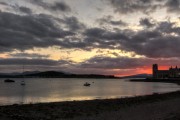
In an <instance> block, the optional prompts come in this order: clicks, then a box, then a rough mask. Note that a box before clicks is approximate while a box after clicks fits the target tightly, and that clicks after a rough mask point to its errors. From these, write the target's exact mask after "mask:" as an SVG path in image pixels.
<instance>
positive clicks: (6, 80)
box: [4, 79, 15, 82]
mask: <svg viewBox="0 0 180 120" xmlns="http://www.w3.org/2000/svg"><path fill="white" fill-rule="evenodd" d="M4 82H15V81H14V80H11V79H5V80H4Z"/></svg>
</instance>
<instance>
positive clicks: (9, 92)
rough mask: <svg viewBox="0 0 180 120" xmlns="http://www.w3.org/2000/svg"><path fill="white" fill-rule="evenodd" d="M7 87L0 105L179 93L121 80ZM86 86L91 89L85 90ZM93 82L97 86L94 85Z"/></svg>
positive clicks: (0, 89) (1, 87)
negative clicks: (169, 92)
mask: <svg viewBox="0 0 180 120" xmlns="http://www.w3.org/2000/svg"><path fill="white" fill-rule="evenodd" d="M15 80H16V82H15V83H12V84H7V83H4V82H3V79H0V105H7V104H16V103H17V104H25V103H37V102H57V101H72V100H91V99H104V98H117V97H125V96H136V95H145V94H152V93H154V92H156V93H157V92H168V91H176V90H179V89H180V88H179V86H178V85H176V84H170V83H140V82H139V83H138V82H128V81H127V80H118V79H62V78H57V79H45V78H36V79H32V78H31V79H30V78H29V79H26V85H25V86H21V85H20V82H21V79H15ZM85 82H89V83H91V87H85V86H83V84H84V83H85ZM93 82H94V83H93Z"/></svg>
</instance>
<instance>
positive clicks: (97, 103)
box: [0, 79, 180, 120]
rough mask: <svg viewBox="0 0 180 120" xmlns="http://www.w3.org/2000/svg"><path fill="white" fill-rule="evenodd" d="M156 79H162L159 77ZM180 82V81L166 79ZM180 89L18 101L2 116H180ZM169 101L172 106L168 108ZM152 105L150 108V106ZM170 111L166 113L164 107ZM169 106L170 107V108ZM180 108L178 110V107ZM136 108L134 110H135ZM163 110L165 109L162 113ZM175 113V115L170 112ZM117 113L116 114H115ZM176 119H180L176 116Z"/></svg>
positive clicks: (27, 119)
mask: <svg viewBox="0 0 180 120" xmlns="http://www.w3.org/2000/svg"><path fill="white" fill-rule="evenodd" d="M130 81H132V82H154V80H147V79H131V80H130ZM155 82H162V80H156V81H155ZM163 82H167V83H175V84H178V85H180V81H169V80H166V81H163ZM179 101H180V91H174V92H167V93H154V94H152V95H143V96H134V97H125V98H112V99H95V100H84V101H65V102H51V103H36V104H22V105H19V104H14V105H6V106H0V119H3V120H39V119H42V120H54V119H74V120H81V119H90V120H98V119H100V120H101V119H104V120H106V119H107V120H109V119H114V120H116V119H121V120H127V119H130V120H131V119H133V120H136V119H135V118H137V120H138V119H141V117H142V116H143V115H145V116H144V117H145V118H143V119H144V120H150V119H154V120H156V119H159V118H162V119H167V120H171V119H174V118H177V119H180V115H179V114H180V103H179ZM167 105H169V107H172V109H167ZM150 106H154V107H153V110H152V112H153V111H157V112H158V114H157V116H156V115H151V114H149V112H151V111H149V110H151V109H152V107H150ZM147 107H149V109H147ZM161 109H162V110H165V111H166V112H167V113H166V114H164V112H162V110H161ZM166 109H167V110H166ZM174 110H176V111H174ZM132 111H134V112H132ZM161 112H162V113H161ZM139 113H141V114H139ZM169 114H171V115H169ZM112 117H113V118H112ZM138 117H140V118H138ZM175 120H176V119H175Z"/></svg>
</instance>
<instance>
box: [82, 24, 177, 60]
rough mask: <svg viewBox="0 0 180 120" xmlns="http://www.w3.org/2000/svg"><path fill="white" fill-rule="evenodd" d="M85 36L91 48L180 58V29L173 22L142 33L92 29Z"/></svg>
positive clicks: (156, 56)
mask: <svg viewBox="0 0 180 120" xmlns="http://www.w3.org/2000/svg"><path fill="white" fill-rule="evenodd" d="M84 35H85V36H86V38H85V40H84V41H85V43H86V45H87V46H89V47H90V48H109V49H121V50H125V51H129V52H135V53H136V54H139V55H144V56H147V57H152V58H158V57H162V58H166V57H180V54H179V52H180V47H178V45H180V27H177V26H175V23H171V22H166V21H165V22H159V23H156V27H154V28H153V29H146V30H141V31H132V30H117V31H114V32H112V31H109V30H106V29H101V28H91V29H87V30H86V31H85V32H84Z"/></svg>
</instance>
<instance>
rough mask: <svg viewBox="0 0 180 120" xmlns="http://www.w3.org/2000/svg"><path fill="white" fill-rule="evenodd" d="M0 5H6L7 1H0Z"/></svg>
mask: <svg viewBox="0 0 180 120" xmlns="http://www.w3.org/2000/svg"><path fill="white" fill-rule="evenodd" d="M0 5H5V6H6V5H8V4H7V3H5V2H0Z"/></svg>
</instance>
